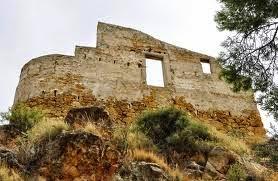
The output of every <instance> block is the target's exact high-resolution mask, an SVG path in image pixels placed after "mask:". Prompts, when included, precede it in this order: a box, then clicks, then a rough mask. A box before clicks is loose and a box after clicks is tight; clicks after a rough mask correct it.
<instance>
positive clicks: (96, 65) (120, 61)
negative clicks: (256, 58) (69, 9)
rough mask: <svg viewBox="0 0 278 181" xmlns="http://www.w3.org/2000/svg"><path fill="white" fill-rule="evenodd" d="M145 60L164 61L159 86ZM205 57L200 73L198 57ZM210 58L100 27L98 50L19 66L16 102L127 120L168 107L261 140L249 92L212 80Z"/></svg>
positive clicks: (60, 113) (215, 69) (215, 72)
mask: <svg viewBox="0 0 278 181" xmlns="http://www.w3.org/2000/svg"><path fill="white" fill-rule="evenodd" d="M146 56H152V57H159V58H160V59H161V60H162V62H163V74H164V82H165V87H154V86H149V85H147V84H146V66H145V59H146ZM201 59H206V60H209V62H210V65H211V71H212V73H211V74H204V73H203V72H202V67H201V63H200V60H201ZM220 71H221V68H220V66H219V65H218V64H217V62H216V60H215V59H214V58H213V57H210V56H207V55H203V54H200V53H195V52H192V51H189V50H186V49H183V48H179V47H176V46H174V45H170V44H168V43H165V42H162V41H160V40H157V39H155V38H153V37H151V36H149V35H147V34H144V33H142V32H140V31H137V30H133V29H130V28H124V27H120V26H115V25H110V24H105V23H99V24H98V29H97V46H96V48H92V47H76V50H75V55H74V56H65V55H47V56H42V57H38V58H35V59H33V60H31V61H30V62H28V63H27V64H26V65H25V66H24V67H23V68H22V72H21V76H20V81H19V84H18V87H17V90H16V95H15V103H18V102H26V103H27V104H29V105H31V106H43V107H44V108H45V109H47V110H48V112H49V115H51V116H55V117H65V115H66V114H67V112H68V110H69V109H71V108H73V107H82V106H92V105H98V106H105V107H106V108H107V110H108V112H109V114H110V116H111V117H112V119H114V120H115V121H123V122H126V121H132V120H133V119H134V117H135V116H136V115H137V114H138V113H140V112H141V111H142V110H144V109H147V108H148V109H149V108H156V107H162V106H170V105H174V106H177V107H179V108H181V109H186V110H188V111H189V112H191V114H194V115H196V116H198V117H200V118H202V119H203V120H207V121H210V122H211V123H213V124H214V125H216V126H217V127H218V128H219V129H222V130H225V131H229V130H232V129H235V128H237V129H240V130H242V131H244V132H247V133H248V134H250V135H254V134H256V135H263V134H264V129H263V126H262V122H261V119H260V117H259V114H258V110H257V107H256V104H255V102H254V97H253V93H252V92H241V93H234V92H232V91H231V89H230V87H229V85H228V84H226V83H225V82H224V81H222V80H220V79H219V72H220Z"/></svg>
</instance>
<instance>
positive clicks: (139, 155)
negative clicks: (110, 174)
mask: <svg viewBox="0 0 278 181" xmlns="http://www.w3.org/2000/svg"><path fill="white" fill-rule="evenodd" d="M129 155H130V157H131V159H132V160H134V161H146V162H151V163H156V164H158V165H159V166H160V167H161V168H162V169H163V170H164V171H166V172H167V173H168V174H169V175H170V176H171V177H172V178H174V180H187V177H186V176H184V175H183V174H182V173H181V171H180V170H179V169H177V168H176V169H172V168H171V167H170V166H169V165H168V164H167V163H166V162H165V160H164V159H163V158H162V157H159V156H158V155H156V154H155V153H154V152H151V151H145V150H143V149H134V150H132V151H130V154H129Z"/></svg>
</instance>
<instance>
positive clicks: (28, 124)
mask: <svg viewBox="0 0 278 181" xmlns="http://www.w3.org/2000/svg"><path fill="white" fill-rule="evenodd" d="M43 117H44V114H43V113H42V111H41V110H39V109H38V108H30V107H27V106H25V105H24V104H17V105H16V106H14V107H13V108H11V109H10V110H9V111H8V112H6V113H1V119H2V120H8V121H9V122H10V124H11V125H13V126H14V127H15V128H17V129H18V130H19V131H22V132H26V131H27V130H28V129H30V128H32V127H33V126H34V125H35V124H36V123H37V122H39V121H41V120H42V119H43Z"/></svg>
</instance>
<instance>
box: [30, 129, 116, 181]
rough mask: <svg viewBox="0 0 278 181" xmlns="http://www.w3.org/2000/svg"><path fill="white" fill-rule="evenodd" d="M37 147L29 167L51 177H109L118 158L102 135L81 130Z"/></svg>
mask: <svg viewBox="0 0 278 181" xmlns="http://www.w3.org/2000/svg"><path fill="white" fill-rule="evenodd" d="M42 148H43V149H42ZM38 149H41V150H38V152H37V153H36V155H35V156H34V158H33V160H30V163H29V165H30V166H32V167H30V168H29V170H31V171H32V173H33V174H35V175H37V176H40V177H44V178H47V179H50V180H74V179H76V178H78V179H81V180H82V179H83V180H110V179H111V178H112V176H113V175H114V173H115V172H116V169H117V168H118V164H119V159H120V156H119V153H118V151H116V150H114V149H113V148H111V147H110V146H109V145H107V144H106V143H105V142H104V141H103V140H101V138H99V137H98V136H96V135H93V134H90V133H84V132H83V133H82V132H72V133H65V134H61V135H59V136H58V137H57V138H56V139H55V140H53V141H51V142H49V143H47V144H45V145H44V146H38Z"/></svg>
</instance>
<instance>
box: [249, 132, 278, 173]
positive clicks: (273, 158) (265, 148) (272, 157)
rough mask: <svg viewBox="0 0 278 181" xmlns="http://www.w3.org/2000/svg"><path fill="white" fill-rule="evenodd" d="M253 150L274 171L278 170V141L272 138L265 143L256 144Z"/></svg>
mask: <svg viewBox="0 0 278 181" xmlns="http://www.w3.org/2000/svg"><path fill="white" fill-rule="evenodd" d="M253 150H254V151H255V154H256V155H257V156H258V158H259V159H262V160H263V162H265V164H266V165H267V166H269V167H271V168H273V169H275V170H276V169H278V139H277V137H272V138H271V139H269V140H268V141H267V142H265V143H261V144H256V145H254V146H253Z"/></svg>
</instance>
